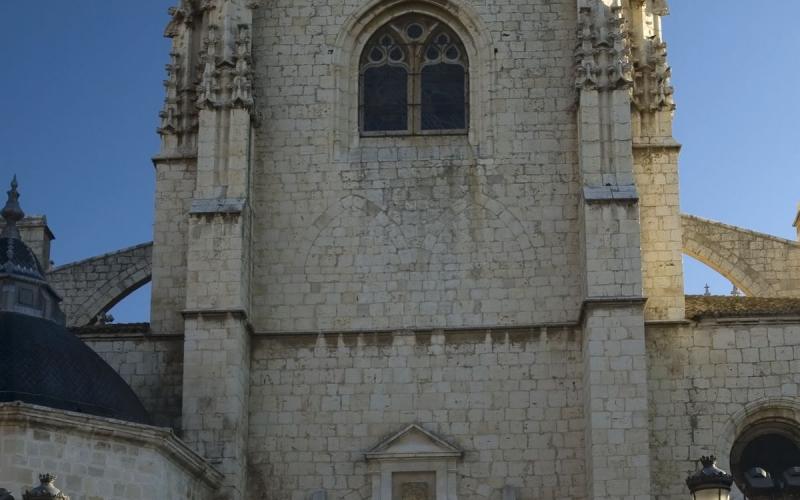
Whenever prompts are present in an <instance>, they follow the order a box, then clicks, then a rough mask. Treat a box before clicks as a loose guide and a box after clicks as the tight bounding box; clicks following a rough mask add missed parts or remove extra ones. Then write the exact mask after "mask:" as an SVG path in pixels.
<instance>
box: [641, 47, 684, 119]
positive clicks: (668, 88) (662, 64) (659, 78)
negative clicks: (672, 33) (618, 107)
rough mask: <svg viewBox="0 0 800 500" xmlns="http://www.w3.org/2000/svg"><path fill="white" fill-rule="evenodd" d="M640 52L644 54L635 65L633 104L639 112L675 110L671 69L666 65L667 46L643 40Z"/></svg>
mask: <svg viewBox="0 0 800 500" xmlns="http://www.w3.org/2000/svg"><path fill="white" fill-rule="evenodd" d="M640 50H644V51H645V53H644V55H643V57H642V58H641V59H639V61H637V63H636V65H635V76H634V78H635V85H634V91H633V103H634V105H635V106H636V107H637V108H638V109H639V111H660V110H668V111H672V110H674V109H675V101H674V99H673V94H674V89H673V87H672V85H671V83H670V78H671V77H672V69H671V68H670V67H669V65H668V64H667V44H666V43H664V42H662V41H660V40H655V39H654V40H645V41H644V45H643V46H642V47H641V49H640Z"/></svg>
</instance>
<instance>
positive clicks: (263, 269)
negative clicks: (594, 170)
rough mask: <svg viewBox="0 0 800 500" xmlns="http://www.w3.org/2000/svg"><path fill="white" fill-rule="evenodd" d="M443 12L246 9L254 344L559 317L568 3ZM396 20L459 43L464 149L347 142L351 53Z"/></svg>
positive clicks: (366, 5)
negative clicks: (464, 82)
mask: <svg viewBox="0 0 800 500" xmlns="http://www.w3.org/2000/svg"><path fill="white" fill-rule="evenodd" d="M458 3H459V7H456V6H455V3H454V2H419V3H413V6H409V5H406V6H405V7H402V6H400V7H397V6H398V5H399V3H398V2H353V1H347V2H343V1H341V0H323V1H319V0H313V1H312V0H301V1H297V0H279V1H275V2H270V3H268V4H266V5H264V6H263V7H262V8H259V9H257V10H256V11H255V12H254V28H253V35H254V38H253V55H254V60H255V69H256V78H255V82H256V85H257V87H258V88H257V93H258V95H259V96H260V98H259V99H258V100H257V108H258V109H257V112H258V113H259V114H260V115H262V116H263V120H262V122H261V126H260V128H258V129H257V130H256V133H255V137H254V144H255V157H254V165H253V172H254V173H253V178H254V204H253V206H254V213H255V219H254V220H255V224H254V228H253V233H254V236H253V237H254V244H253V249H254V274H253V276H254V293H253V318H251V319H252V322H253V325H254V327H255V329H256V330H257V331H265V332H267V331H269V332H275V331H316V330H319V329H322V330H369V329H387V328H397V327H404V328H405V327H408V328H416V327H431V326H440V327H463V326H476V325H530V324H542V323H549V322H563V321H565V320H568V319H570V320H572V321H574V320H575V318H576V317H577V315H578V311H579V303H580V300H581V296H580V295H581V291H580V277H579V273H578V272H576V270H577V269H580V267H581V263H580V260H579V238H578V233H579V224H578V215H577V210H578V190H579V182H578V181H577V171H576V169H577V165H576V155H575V142H576V140H577V138H576V124H575V117H574V105H575V99H576V94H575V90H574V80H573V69H572V66H573V50H574V48H575V34H574V31H575V23H576V19H575V18H576V8H575V2H574V0H559V1H544V0H541V1H534V2H530V1H527V0H525V1H523V0H513V1H482V2H477V1H469V2H458ZM372 7H374V9H372ZM404 9H405V10H404ZM409 10H414V11H417V12H422V13H428V14H430V15H433V16H435V17H438V18H440V19H443V20H444V21H445V22H447V23H448V25H450V26H451V27H452V28H453V29H454V30H455V31H456V32H457V33H459V34H460V35H461V36H462V41H463V42H464V44H465V46H466V47H467V51H468V52H469V56H470V88H471V89H472V91H471V92H470V106H471V110H472V111H471V119H470V134H469V135H449V136H410V137H361V138H359V137H358V133H357V130H358V128H357V127H358V124H357V118H356V117H357V112H358V111H357V110H358V101H357V98H356V97H355V96H356V95H357V94H356V93H355V91H354V89H355V85H356V82H357V81H358V58H359V51H360V46H359V43H364V42H365V38H368V36H369V33H371V32H372V31H371V30H373V29H375V28H378V27H379V26H380V25H381V24H382V23H383V22H384V21H386V20H388V19H389V17H390V16H392V15H394V14H398V13H400V12H406V11H409ZM364 26H367V27H366V28H365V27H364Z"/></svg>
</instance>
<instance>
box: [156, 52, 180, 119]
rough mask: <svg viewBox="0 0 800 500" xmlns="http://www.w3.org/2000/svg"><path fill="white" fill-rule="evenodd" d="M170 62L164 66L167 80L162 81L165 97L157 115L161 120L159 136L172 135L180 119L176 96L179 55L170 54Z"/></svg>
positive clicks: (178, 100) (178, 103)
mask: <svg viewBox="0 0 800 500" xmlns="http://www.w3.org/2000/svg"><path fill="white" fill-rule="evenodd" d="M169 58H170V62H169V64H167V65H166V69H167V79H166V80H164V89H165V94H166V97H165V98H164V106H163V108H162V109H161V112H160V113H159V114H158V116H159V118H161V126H159V127H158V133H159V134H162V135H164V134H174V133H176V132H178V130H179V119H180V99H179V96H178V73H179V71H180V55H179V54H178V53H176V52H170V54H169Z"/></svg>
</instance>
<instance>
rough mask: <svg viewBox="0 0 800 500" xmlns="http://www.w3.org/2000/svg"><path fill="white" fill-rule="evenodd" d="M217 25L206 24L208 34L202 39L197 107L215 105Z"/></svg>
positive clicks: (216, 88)
mask: <svg viewBox="0 0 800 500" xmlns="http://www.w3.org/2000/svg"><path fill="white" fill-rule="evenodd" d="M218 44H219V40H218V38H217V27H216V26H215V25H213V24H212V25H209V26H208V34H207V35H206V38H205V40H204V41H203V47H204V48H203V53H202V54H200V64H201V67H202V68H203V72H202V75H201V76H200V83H199V84H198V85H197V103H196V104H197V107H198V108H199V109H205V108H213V107H214V106H216V105H217V90H218V85H219V84H218V81H217V80H218V79H217V76H218V71H217V45H218Z"/></svg>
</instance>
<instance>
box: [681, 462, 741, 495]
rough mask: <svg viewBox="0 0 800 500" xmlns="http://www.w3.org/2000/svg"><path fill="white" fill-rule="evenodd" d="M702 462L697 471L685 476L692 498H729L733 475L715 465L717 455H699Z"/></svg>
mask: <svg viewBox="0 0 800 500" xmlns="http://www.w3.org/2000/svg"><path fill="white" fill-rule="evenodd" d="M700 462H701V463H702V464H703V466H702V468H700V469H699V470H698V471H697V472H695V473H694V474H692V475H691V476H689V477H687V478H686V486H688V487H689V491H690V492H691V494H692V500H730V498H731V484H733V476H731V475H730V474H728V473H727V472H725V471H724V470H722V469H719V468H718V467H717V457H715V456H713V455H712V456H710V457H701V458H700Z"/></svg>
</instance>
